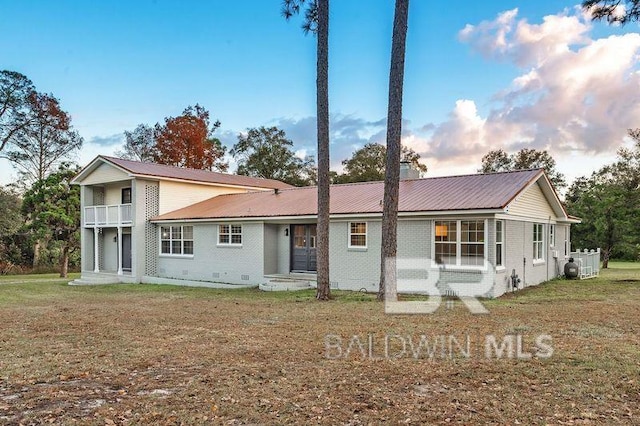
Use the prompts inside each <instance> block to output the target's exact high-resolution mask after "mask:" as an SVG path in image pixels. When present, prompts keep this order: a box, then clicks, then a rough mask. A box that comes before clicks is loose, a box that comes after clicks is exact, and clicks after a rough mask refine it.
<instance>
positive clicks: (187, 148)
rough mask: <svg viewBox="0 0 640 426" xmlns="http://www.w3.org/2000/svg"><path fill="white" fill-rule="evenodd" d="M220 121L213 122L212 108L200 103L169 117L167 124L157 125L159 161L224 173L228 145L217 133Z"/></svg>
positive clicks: (227, 165) (157, 154) (157, 157)
mask: <svg viewBox="0 0 640 426" xmlns="http://www.w3.org/2000/svg"><path fill="white" fill-rule="evenodd" d="M219 127H220V122H219V121H217V120H216V121H215V122H214V123H213V124H211V123H210V119H209V111H207V110H206V109H204V108H203V107H201V106H200V105H198V104H196V105H195V106H188V107H187V108H186V109H185V110H184V112H183V113H182V115H179V116H177V117H167V118H165V119H164V124H163V125H161V124H159V123H158V124H156V128H155V133H156V147H155V148H156V151H155V154H154V157H155V158H154V159H155V162H156V163H158V164H167V165H170V166H176V167H187V168H191V169H203V170H216V171H221V172H224V171H226V170H227V169H228V167H229V163H227V162H225V161H224V154H225V151H226V148H225V147H224V146H223V145H222V143H221V142H220V140H219V139H218V138H215V137H213V132H215V131H216V129H218V128H219Z"/></svg>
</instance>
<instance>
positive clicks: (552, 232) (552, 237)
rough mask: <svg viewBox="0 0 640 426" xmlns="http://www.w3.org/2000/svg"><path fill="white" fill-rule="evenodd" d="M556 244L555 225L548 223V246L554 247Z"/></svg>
mask: <svg viewBox="0 0 640 426" xmlns="http://www.w3.org/2000/svg"><path fill="white" fill-rule="evenodd" d="M555 245H556V225H554V224H553V223H550V224H549V247H555Z"/></svg>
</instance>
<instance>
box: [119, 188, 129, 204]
mask: <svg viewBox="0 0 640 426" xmlns="http://www.w3.org/2000/svg"><path fill="white" fill-rule="evenodd" d="M121 199H122V203H121V204H131V188H122V197H121Z"/></svg>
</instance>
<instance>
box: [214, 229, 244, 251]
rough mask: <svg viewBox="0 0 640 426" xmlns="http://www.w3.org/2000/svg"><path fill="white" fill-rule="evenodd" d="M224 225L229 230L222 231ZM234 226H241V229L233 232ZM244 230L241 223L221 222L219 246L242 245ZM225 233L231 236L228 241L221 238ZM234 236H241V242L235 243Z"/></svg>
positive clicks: (218, 237)
mask: <svg viewBox="0 0 640 426" xmlns="http://www.w3.org/2000/svg"><path fill="white" fill-rule="evenodd" d="M223 227H227V229H228V231H227V232H222V229H223ZM234 227H239V228H240V231H239V232H233V228H234ZM242 234H243V231H242V224H240V223H221V224H219V225H218V236H217V239H218V244H217V245H218V246H220V247H242V243H243V241H244V238H243V236H242ZM223 235H226V236H228V237H229V241H227V242H223V241H222V240H221V237H222V236H223ZM234 236H240V242H239V243H234V242H233V237H234Z"/></svg>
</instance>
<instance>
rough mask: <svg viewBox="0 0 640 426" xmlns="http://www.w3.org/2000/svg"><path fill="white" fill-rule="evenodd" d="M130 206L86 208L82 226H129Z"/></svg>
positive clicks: (130, 218) (130, 221) (131, 221)
mask: <svg viewBox="0 0 640 426" xmlns="http://www.w3.org/2000/svg"><path fill="white" fill-rule="evenodd" d="M132 224H133V219H132V217H131V204H115V205H112V206H88V207H85V208H84V226H85V227H86V226H131V225H132Z"/></svg>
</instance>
